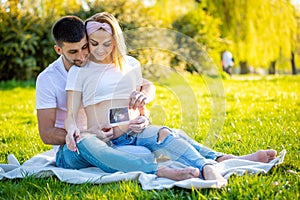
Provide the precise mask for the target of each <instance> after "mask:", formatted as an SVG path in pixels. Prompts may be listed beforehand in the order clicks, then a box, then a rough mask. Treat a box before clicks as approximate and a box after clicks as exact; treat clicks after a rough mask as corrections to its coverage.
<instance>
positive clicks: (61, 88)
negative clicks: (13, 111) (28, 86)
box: [36, 56, 87, 130]
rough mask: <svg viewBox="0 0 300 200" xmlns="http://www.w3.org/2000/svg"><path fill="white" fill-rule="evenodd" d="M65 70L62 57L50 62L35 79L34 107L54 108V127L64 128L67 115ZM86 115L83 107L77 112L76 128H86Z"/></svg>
mask: <svg viewBox="0 0 300 200" xmlns="http://www.w3.org/2000/svg"><path fill="white" fill-rule="evenodd" d="M67 75H68V73H67V71H66V69H65V67H64V64H63V60H62V57H61V56H60V57H59V58H58V59H57V60H55V61H54V62H53V63H51V64H50V65H49V66H48V67H47V68H46V69H45V70H44V71H43V72H41V73H40V74H39V76H38V78H37V81H36V109H48V108H56V120H55V127H57V128H64V121H65V118H66V115H67V92H66V90H65V86H66V81H67ZM86 124H87V123H86V116H85V112H84V110H83V109H80V111H79V113H78V122H77V125H78V128H79V129H80V130H84V129H86V127H87V126H86Z"/></svg>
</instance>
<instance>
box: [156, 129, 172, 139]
mask: <svg viewBox="0 0 300 200" xmlns="http://www.w3.org/2000/svg"><path fill="white" fill-rule="evenodd" d="M170 134H171V130H170V129H168V128H166V127H164V128H162V129H160V130H159V131H158V142H163V141H164V140H165V139H166V137H167V136H168V135H170Z"/></svg>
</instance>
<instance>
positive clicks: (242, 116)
mask: <svg viewBox="0 0 300 200" xmlns="http://www.w3.org/2000/svg"><path fill="white" fill-rule="evenodd" d="M181 77H182V80H184V81H183V82H184V84H185V85H184V84H182V83H183V82H182V83H181V82H180V81H179V82H178V77H177V78H176V77H175V78H174V77H172V76H171V77H170V79H169V80H168V81H167V82H166V81H161V82H155V81H154V82H155V84H156V85H157V94H156V99H155V101H154V102H152V103H151V104H150V105H149V106H148V107H149V109H150V111H151V113H152V117H151V118H152V121H153V123H155V124H164V125H167V126H170V127H174V128H181V129H184V130H185V131H186V132H187V133H188V134H189V135H190V136H191V137H193V138H195V139H196V140H197V141H199V142H201V143H205V144H208V143H209V144H211V141H208V139H207V136H210V135H211V134H212V133H211V127H214V125H215V124H217V125H218V126H219V125H222V127H221V128H222V131H221V132H220V133H217V135H214V136H213V137H210V138H214V139H213V144H214V146H213V148H214V149H215V150H217V151H222V152H226V153H231V154H236V155H243V154H247V153H251V152H253V151H255V150H258V149H267V148H273V149H276V150H277V151H278V152H279V151H281V150H282V149H286V150H287V155H286V157H285V161H284V163H283V164H281V165H279V166H277V167H274V168H273V169H272V170H271V171H270V172H269V173H268V174H265V175H244V176H241V177H238V176H233V177H231V178H230V179H229V184H228V186H227V187H226V188H223V189H197V190H186V189H181V188H172V189H166V190H161V191H143V190H142V189H141V187H140V186H139V184H138V183H137V182H136V181H127V182H119V183H112V184H104V185H93V184H88V183H87V184H83V185H73V184H68V183H61V182H60V181H58V179H56V178H55V177H50V178H34V177H26V178H24V179H18V180H2V181H0V199H121V198H124V199H206V198H207V199H299V198H300V192H299V191H300V174H299V171H300V160H299V156H300V76H299V75H298V76H233V77H232V78H230V79H227V80H222V85H221V86H222V88H221V89H224V91H225V95H226V96H225V97H224V98H225V99H224V100H226V103H225V104H222V105H224V106H226V112H225V113H222V107H215V106H216V104H215V103H212V102H213V101H214V98H212V97H211V95H210V92H209V87H207V85H206V82H205V81H204V80H203V79H202V78H201V77H200V76H196V75H190V74H184V75H182V76H181ZM0 96H1V98H0V116H1V118H0V149H1V152H0V163H7V156H8V155H9V154H14V155H15V156H16V157H17V158H18V160H19V161H20V163H23V162H24V161H26V160H28V159H29V158H31V157H32V156H34V155H36V154H38V153H41V152H43V151H46V150H48V149H50V148H51V147H50V146H47V145H44V144H43V142H42V141H41V139H40V137H39V134H38V130H37V119H36V111H35V87H34V83H32V82H26V83H18V82H8V83H0ZM224 102H225V101H224ZM215 109H217V110H218V109H220V114H219V118H218V119H220V121H219V122H218V121H215V120H211V118H212V116H213V113H214V111H213V110H215ZM222 120H223V121H222Z"/></svg>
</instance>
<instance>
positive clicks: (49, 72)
mask: <svg viewBox="0 0 300 200" xmlns="http://www.w3.org/2000/svg"><path fill="white" fill-rule="evenodd" d="M61 65H63V63H62V60H61V58H58V59H56V60H55V61H54V62H53V63H51V64H50V65H48V67H46V68H45V69H44V70H43V71H42V72H41V73H40V74H39V75H38V79H41V78H45V77H56V76H57V74H58V73H59V68H61V67H62V66H61Z"/></svg>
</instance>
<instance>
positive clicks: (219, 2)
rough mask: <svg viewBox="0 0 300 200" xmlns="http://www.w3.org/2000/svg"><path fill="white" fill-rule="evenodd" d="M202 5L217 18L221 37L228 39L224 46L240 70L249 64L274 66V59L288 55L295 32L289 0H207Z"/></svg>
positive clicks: (266, 66) (243, 69) (265, 66)
mask: <svg viewBox="0 0 300 200" xmlns="http://www.w3.org/2000/svg"><path fill="white" fill-rule="evenodd" d="M206 4H207V8H208V10H209V12H210V13H212V14H213V15H214V16H215V17H219V18H220V19H221V22H222V24H221V32H222V37H223V38H226V39H228V40H230V41H232V44H231V45H230V46H228V49H229V50H231V51H232V52H233V54H234V57H235V60H236V61H237V62H239V63H240V67H241V73H247V72H248V65H249V64H250V65H253V66H259V67H264V68H268V67H269V64H270V63H272V66H274V67H275V63H276V61H277V60H279V59H284V58H290V56H291V51H292V49H294V48H295V47H294V44H295V33H296V29H295V28H296V23H295V15H294V13H295V12H294V10H293V9H294V7H293V6H292V5H291V3H290V1H288V0H256V1H250V0H246V1H239V0H226V1H225V0H209V1H206ZM283 19H284V20H283Z"/></svg>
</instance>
